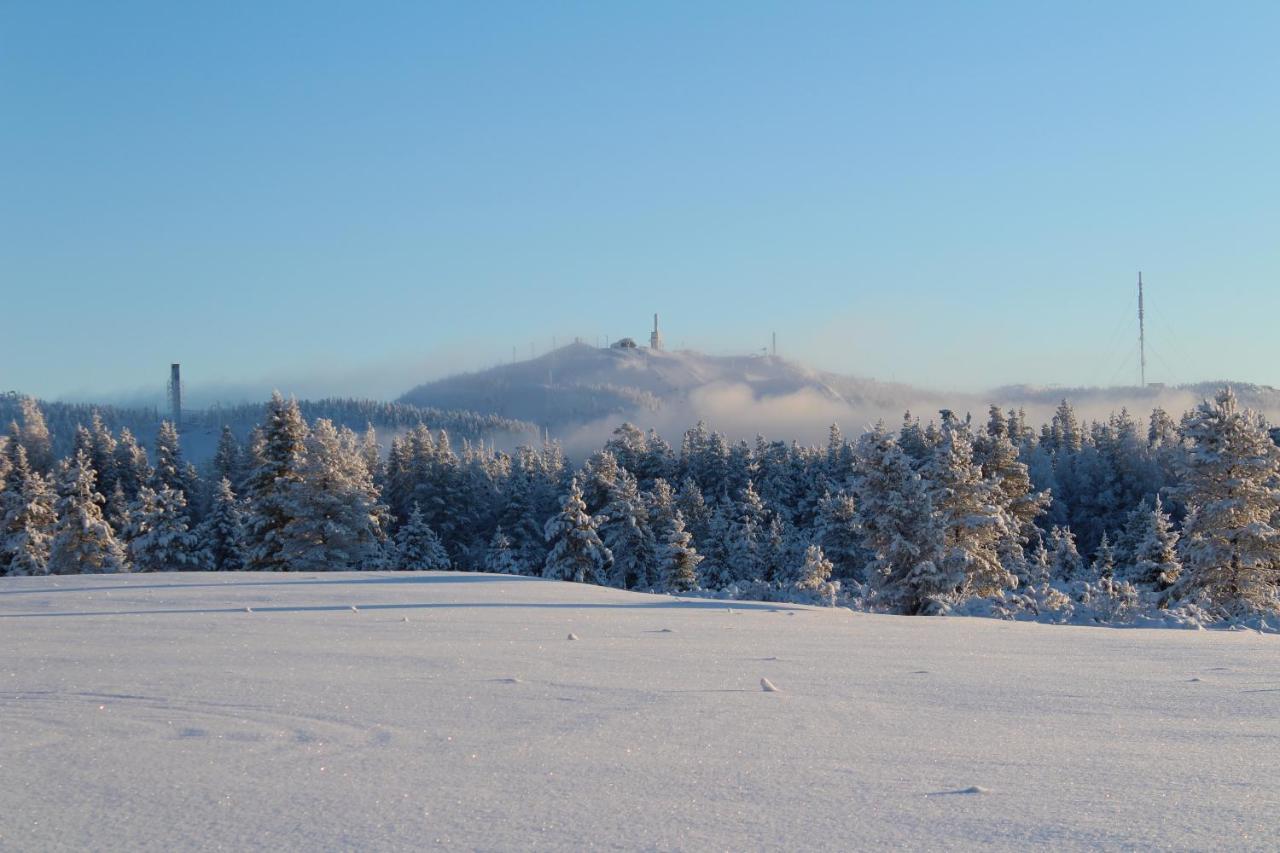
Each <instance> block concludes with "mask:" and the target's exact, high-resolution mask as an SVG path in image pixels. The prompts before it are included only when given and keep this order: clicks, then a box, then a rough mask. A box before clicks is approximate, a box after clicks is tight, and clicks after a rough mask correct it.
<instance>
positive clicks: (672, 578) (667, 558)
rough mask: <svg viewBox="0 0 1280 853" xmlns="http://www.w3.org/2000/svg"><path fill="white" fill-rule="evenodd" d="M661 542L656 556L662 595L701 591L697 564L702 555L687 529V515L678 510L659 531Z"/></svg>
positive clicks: (700, 560)
mask: <svg viewBox="0 0 1280 853" xmlns="http://www.w3.org/2000/svg"><path fill="white" fill-rule="evenodd" d="M659 535H660V541H659V544H658V548H657V554H656V555H655V561H656V564H657V565H656V574H657V576H658V578H659V587H658V588H659V589H660V590H662V591H663V592H688V591H689V590H692V589H697V588H698V564H699V563H701V562H702V556H701V555H700V554H698V552H697V549H695V548H694V546H693V536H692V535H690V533H689V531H687V530H685V529H684V515H683V514H681V512H680V511H679V510H676V511H675V513H674V514H673V515H672V516H671V517H670V518H669V519H668V520H667V521H666V522H665V524H664V525H663V526H662V527H661V528H660V529H659Z"/></svg>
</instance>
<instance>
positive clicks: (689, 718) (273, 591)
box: [0, 573, 1280, 850]
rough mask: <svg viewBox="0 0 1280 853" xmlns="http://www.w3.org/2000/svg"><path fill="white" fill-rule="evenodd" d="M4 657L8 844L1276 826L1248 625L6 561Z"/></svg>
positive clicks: (589, 841)
mask: <svg viewBox="0 0 1280 853" xmlns="http://www.w3.org/2000/svg"><path fill="white" fill-rule="evenodd" d="M353 608H354V609H353ZM406 616H408V617H411V621H405V617H406ZM570 633H572V634H575V635H576V636H577V637H579V640H578V641H577V642H565V638H566V636H568V635H569V634H570ZM0 644H2V645H3V647H4V648H5V649H6V661H7V665H6V667H5V668H4V669H3V670H0V672H2V673H3V676H4V683H3V685H0V728H2V730H3V732H4V736H3V738H0V767H3V769H4V774H3V775H4V778H5V780H6V782H5V784H4V785H0V814H3V815H4V816H5V818H4V820H3V821H0V848H3V849H14V850H33V849H42V850H53V849H95V850H111V849H129V850H175V849H217V848H231V849H246V848H257V849H319V850H325V849H351V848H365V849H405V850H408V849H422V848H424V847H442V848H449V849H485V850H510V849H531V848H532V849H566V850H582V849H588V848H592V847H614V848H626V849H637V848H644V849H780V848H787V849H801V848H803V849H829V850H847V849H851V848H862V849H866V848H872V847H883V846H895V847H909V848H920V847H929V848H943V849H945V848H955V847H972V846H978V845H983V846H989V847H993V848H996V849H1025V848H1026V847H1027V846H1028V845H1032V844H1039V845H1052V846H1053V847H1055V848H1061V849H1072V848H1075V849H1083V848H1097V847H1108V848H1155V847H1177V848H1184V849H1225V848H1237V849H1246V848H1257V849H1262V848H1268V847H1271V846H1273V845H1274V843H1275V838H1276V833H1277V831H1280V714H1277V705H1276V703H1277V701H1278V699H1277V697H1280V692H1278V691H1280V654H1277V652H1280V638H1277V637H1275V636H1262V635H1258V634H1257V633H1255V632H1245V631H1240V632H1193V631H1168V630H1164V631H1144V630H1115V629H1099V628H1071V627H1047V626H1040V625H1035V624H1021V623H1008V622H997V621H993V620H981V619H925V618H904V617H887V616H871V615H865V614H856V613H851V612H849V611H847V610H839V609H816V608H805V607H795V606H787V605H767V604H752V603H749V602H734V603H733V604H732V610H729V609H728V608H727V607H726V606H725V605H724V604H723V603H719V602H710V601H682V600H679V599H676V598H671V597H665V596H651V595H639V594H635V593H627V592H622V591H618V590H612V589H606V588H601V587H589V586H582V585H574V584H565V583H557V582H551V581H544V580H535V579H529V578H520V577H511V576H500V575H484V574H465V575H463V574H445V573H438V574H437V573H404V574H387V573H357V574H335V575H328V574H324V575H306V574H298V575H265V574H247V573H246V574H227V575H218V574H209V573H198V574H154V575H120V576H105V577H104V576H77V577H40V578H4V579H0ZM762 679H764V680H766V681H767V682H768V683H769V684H772V685H775V686H776V688H777V692H774V693H766V692H764V691H763V690H762V688H761V685H762Z"/></svg>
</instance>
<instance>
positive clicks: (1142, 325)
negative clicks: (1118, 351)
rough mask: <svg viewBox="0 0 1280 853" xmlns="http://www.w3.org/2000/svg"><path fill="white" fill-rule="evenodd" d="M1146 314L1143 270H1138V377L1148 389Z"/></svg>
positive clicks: (1143, 386)
mask: <svg viewBox="0 0 1280 853" xmlns="http://www.w3.org/2000/svg"><path fill="white" fill-rule="evenodd" d="M1146 322H1147V321H1146V312H1145V311H1144V310H1143V305H1142V270H1138V371H1139V372H1138V377H1139V379H1140V380H1141V382H1142V384H1141V386H1139V387H1142V388H1146V387H1147V325H1146Z"/></svg>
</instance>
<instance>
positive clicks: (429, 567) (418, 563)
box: [394, 503, 453, 572]
mask: <svg viewBox="0 0 1280 853" xmlns="http://www.w3.org/2000/svg"><path fill="white" fill-rule="evenodd" d="M394 568H395V569H397V570H400V571H427V572H447V571H449V570H450V569H451V568H453V565H452V564H451V563H450V562H449V555H448V553H446V552H445V550H444V546H443V545H441V544H440V538H439V537H438V536H436V534H435V531H434V530H432V529H431V526H430V525H429V524H427V522H426V519H425V517H424V516H423V515H422V508H421V507H419V506H418V505H417V504H416V503H415V504H414V505H413V509H411V510H409V518H408V520H407V521H405V523H404V524H402V525H400V529H399V530H398V531H396V538H395V552H394Z"/></svg>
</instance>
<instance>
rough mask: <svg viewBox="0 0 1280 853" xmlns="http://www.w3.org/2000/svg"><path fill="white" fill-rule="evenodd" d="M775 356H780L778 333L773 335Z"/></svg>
mask: <svg viewBox="0 0 1280 853" xmlns="http://www.w3.org/2000/svg"><path fill="white" fill-rule="evenodd" d="M773 354H774V355H775V356H776V355H777V354H778V333H777V332H774V333H773Z"/></svg>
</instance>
